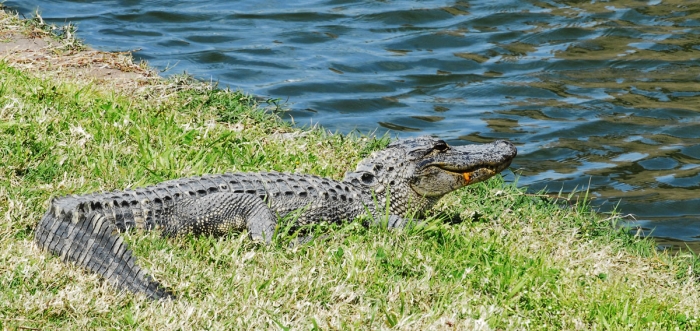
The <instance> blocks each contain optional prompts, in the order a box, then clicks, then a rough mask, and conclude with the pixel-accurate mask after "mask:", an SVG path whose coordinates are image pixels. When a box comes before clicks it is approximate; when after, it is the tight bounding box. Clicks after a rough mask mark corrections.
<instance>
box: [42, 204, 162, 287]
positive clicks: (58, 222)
mask: <svg viewBox="0 0 700 331" xmlns="http://www.w3.org/2000/svg"><path fill="white" fill-rule="evenodd" d="M71 218H72V215H71V214H70V213H66V214H61V216H60V217H57V216H56V215H54V214H53V213H52V212H51V211H49V212H47V213H46V215H44V217H43V218H42V220H41V222H39V225H38V226H37V229H36V238H37V240H36V242H37V244H38V245H39V246H40V247H42V248H44V249H46V250H48V251H50V252H52V253H55V254H57V255H59V256H60V257H61V260H63V261H64V262H67V261H73V262H75V263H76V264H77V265H79V266H81V267H84V268H87V269H89V270H91V271H93V272H95V273H97V274H99V275H101V276H102V277H104V278H105V279H107V280H108V281H109V282H110V283H112V284H114V285H116V286H117V288H120V289H126V290H130V291H132V292H142V293H144V294H146V295H147V296H149V297H150V298H153V299H160V298H169V297H173V295H172V293H170V292H169V291H168V290H166V289H164V288H163V287H162V286H161V285H160V284H158V282H156V281H154V280H153V279H151V277H150V276H148V275H146V273H145V272H144V271H143V270H142V269H141V268H140V267H139V266H138V265H137V264H136V259H135V258H134V256H133V255H132V254H131V250H129V249H128V248H127V245H126V243H124V242H123V241H122V238H121V237H120V236H119V235H118V234H117V231H116V228H115V226H114V225H113V224H111V222H110V221H108V220H106V219H105V217H104V216H103V215H101V214H99V213H97V212H89V213H88V214H87V215H83V214H82V213H81V214H79V215H78V217H77V222H74V221H71Z"/></svg>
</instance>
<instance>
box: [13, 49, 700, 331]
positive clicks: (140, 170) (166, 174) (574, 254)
mask: <svg viewBox="0 0 700 331" xmlns="http://www.w3.org/2000/svg"><path fill="white" fill-rule="evenodd" d="M262 106H264V105H258V104H257V103H256V102H255V100H254V98H252V97H250V96H248V95H246V94H244V93H239V92H232V91H226V90H217V89H212V88H211V87H210V86H208V85H205V84H200V83H195V82H187V81H185V80H156V81H153V82H151V85H148V86H145V87H143V88H141V89H138V90H133V89H125V90H120V89H114V88H105V87H104V86H102V85H100V84H96V83H91V82H90V81H89V80H86V81H83V80H70V79H65V78H63V77H62V76H55V77H54V76H51V75H50V74H47V73H46V72H30V71H26V70H18V69H15V68H13V67H12V66H10V65H9V64H8V63H7V62H0V164H1V165H2V166H0V219H1V220H2V221H1V222H0V328H2V329H10V330H13V329H19V328H29V329H32V328H35V329H154V330H174V329H216V330H226V329H258V330H263V329H292V330H298V329H302V330H305V329H324V330H325V329H371V330H374V329H414V330H441V329H445V330H522V329H528V330H529V329H532V330H562V329H564V330H672V329H680V330H693V329H697V328H699V327H700V326H699V325H698V324H699V323H698V321H697V318H698V315H699V312H698V309H699V307H700V300H699V298H700V295H699V294H698V293H699V291H698V283H697V268H696V266H697V260H696V259H695V258H694V257H693V256H691V255H683V254H681V255H677V256H667V255H665V254H663V253H658V252H657V251H656V250H655V249H654V246H653V243H652V242H650V241H647V240H640V239H636V238H633V237H631V236H629V235H628V234H627V233H626V232H625V231H624V230H619V229H616V228H615V227H613V226H612V225H611V223H613V222H615V220H616V219H615V217H610V218H603V217H602V216H601V215H597V214H595V213H593V212H592V211H591V210H590V208H588V207H587V206H586V205H585V203H580V204H577V205H576V206H575V207H573V208H563V207H561V206H560V205H557V204H554V203H551V202H548V201H546V200H545V199H543V198H540V197H537V196H533V195H528V194H525V193H524V192H523V189H520V188H517V187H516V185H514V184H513V183H506V182H504V180H503V179H502V178H500V177H497V178H494V179H492V180H490V181H488V182H486V183H480V184H477V185H474V186H470V187H468V188H465V189H463V190H460V191H459V192H457V193H455V194H451V195H449V196H448V197H446V198H445V199H444V200H443V201H442V203H441V204H440V205H439V206H437V208H436V210H435V212H434V213H433V216H432V217H431V218H430V219H429V221H428V223H427V224H426V225H424V226H419V227H415V228H410V229H406V230H398V231H387V230H385V229H381V228H379V227H370V228H365V227H363V226H361V225H360V223H359V222H353V223H349V224H347V225H344V226H319V227H318V228H317V229H316V231H318V232H321V233H324V234H327V237H326V238H324V239H322V240H316V241H313V242H311V243H309V244H306V245H301V246H297V247H294V248H289V247H288V245H287V244H286V243H287V242H288V240H289V238H287V237H283V238H282V239H281V240H278V241H277V242H276V243H275V244H273V245H269V246H261V245H256V244H254V243H252V242H250V241H249V240H247V238H246V236H242V235H238V234H232V235H230V236H228V237H226V238H209V237H200V238H195V237H186V238H177V239H167V240H166V239H161V238H160V237H159V236H158V234H157V233H149V234H143V233H136V232H134V233H127V234H124V236H125V238H126V239H127V241H128V242H129V243H130V244H131V247H132V248H133V249H134V252H135V254H136V255H137V256H138V258H139V263H140V264H141V265H142V266H143V267H144V268H146V269H147V270H149V271H150V274H151V275H153V276H154V277H155V278H156V279H157V280H159V281H161V282H162V283H163V284H165V285H166V286H168V287H169V288H171V289H172V290H173V291H174V292H175V293H176V294H177V295H178V296H179V299H178V300H174V301H164V302H153V301H149V300H147V299H145V298H144V297H142V296H140V295H134V294H131V293H118V292H116V291H115V290H114V288H113V287H111V286H109V285H108V284H105V283H104V282H103V281H102V280H101V279H100V278H99V277H98V276H95V275H94V274H90V273H88V272H86V271H84V270H82V269H80V268H77V267H75V266H73V265H67V264H63V263H61V262H60V259H59V258H57V257H55V256H52V255H50V254H48V253H46V252H44V251H41V250H39V249H38V248H36V246H35V245H34V244H33V242H32V236H33V229H34V226H35V225H36V223H37V222H38V220H39V219H40V217H41V215H42V214H43V213H44V212H45V209H46V207H47V205H48V203H47V202H48V201H49V199H50V198H51V197H55V196H60V195H64V194H84V193H89V192H94V191H101V190H115V189H124V188H127V187H139V186H144V185H149V184H153V183H157V182H160V181H163V180H167V179H173V178H178V177H183V176H192V175H199V174H203V173H220V172H225V171H260V170H277V171H290V172H304V173H312V174H318V175H322V176H329V177H332V178H336V179H338V178H342V176H343V174H344V172H345V171H346V170H348V169H351V168H352V167H354V165H355V163H356V162H357V161H358V160H360V159H361V158H362V157H363V156H365V155H367V154H368V153H370V152H371V151H372V150H376V149H379V148H381V147H383V146H385V145H386V143H387V142H388V140H387V139H383V138H382V139H377V138H371V137H362V136H354V135H351V136H347V135H340V134H330V133H328V132H327V131H324V130H323V129H322V128H310V129H305V130H302V129H298V128H294V127H292V126H290V125H289V124H287V123H285V122H282V121H280V120H279V119H278V118H277V117H275V116H274V115H271V114H270V113H269V112H265V111H263V110H264V109H263V108H264V107H262ZM272 106H274V105H272ZM446 219H461V220H462V221H461V222H446V221H445V220H446Z"/></svg>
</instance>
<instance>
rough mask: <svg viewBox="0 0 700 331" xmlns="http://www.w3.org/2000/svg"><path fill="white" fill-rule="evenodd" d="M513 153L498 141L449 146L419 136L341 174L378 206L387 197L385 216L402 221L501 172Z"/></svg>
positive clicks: (512, 148) (514, 153) (430, 138)
mask: <svg viewBox="0 0 700 331" xmlns="http://www.w3.org/2000/svg"><path fill="white" fill-rule="evenodd" d="M516 154H517V150H516V148H515V146H513V144H511V143H510V142H507V141H503V140H499V141H495V142H493V143H490V144H481V145H466V146H449V145H447V143H445V142H444V141H443V140H439V139H436V138H432V137H430V136H421V137H417V138H410V139H403V140H398V141H396V142H394V143H391V144H390V145H389V146H388V147H387V148H386V149H384V150H381V151H377V152H374V153H373V154H372V155H370V156H369V157H367V158H366V159H364V160H362V161H361V162H360V163H359V164H358V165H357V169H356V170H355V171H353V172H348V173H346V175H345V179H344V181H345V182H346V183H349V184H351V185H353V186H355V187H358V188H359V189H360V190H361V191H362V192H369V193H371V195H372V197H371V199H373V200H374V201H376V202H378V203H381V204H384V203H386V199H387V198H389V199H390V209H391V210H390V213H391V214H395V215H400V216H405V214H406V212H408V210H409V209H410V210H413V211H418V212H422V211H424V210H425V209H427V208H429V207H430V206H432V205H433V204H434V203H435V202H436V201H437V200H438V199H440V198H441V197H442V196H443V195H445V194H447V193H449V192H452V191H454V190H456V189H458V188H461V187H464V186H467V185H470V184H473V183H477V182H481V181H484V180H486V179H488V178H490V177H492V176H493V175H495V174H497V173H499V172H501V171H503V170H504V169H506V168H507V167H508V166H509V165H510V163H511V161H512V160H513V158H515V155H516ZM368 198H369V197H366V199H368ZM409 206H410V207H409Z"/></svg>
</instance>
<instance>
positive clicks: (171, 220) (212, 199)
mask: <svg viewBox="0 0 700 331" xmlns="http://www.w3.org/2000/svg"><path fill="white" fill-rule="evenodd" d="M162 222H163V223H162V224H163V225H164V229H163V236H177V235H181V234H187V233H190V234H194V235H200V234H203V235H213V236H223V235H225V234H227V233H230V232H232V231H242V230H244V229H247V230H248V234H249V235H250V237H251V238H252V239H253V240H257V241H263V242H265V243H270V241H271V240H272V236H273V235H274V233H275V227H276V225H277V217H276V216H275V214H274V213H273V212H272V211H271V210H270V208H269V207H268V206H267V205H266V204H265V202H264V201H263V200H262V199H260V197H258V196H257V195H253V194H246V193H231V192H220V193H213V194H209V195H206V196H203V197H198V198H188V199H185V200H181V201H178V202H177V205H175V206H173V207H172V208H171V209H170V210H168V211H166V213H165V214H164V215H163V220H162Z"/></svg>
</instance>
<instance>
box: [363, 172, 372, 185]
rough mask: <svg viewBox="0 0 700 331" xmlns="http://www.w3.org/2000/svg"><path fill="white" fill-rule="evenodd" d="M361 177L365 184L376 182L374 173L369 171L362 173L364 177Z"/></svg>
mask: <svg viewBox="0 0 700 331" xmlns="http://www.w3.org/2000/svg"><path fill="white" fill-rule="evenodd" d="M360 179H362V182H363V183H365V184H372V183H374V175H372V174H370V173H368V172H365V173H364V174H362V177H360Z"/></svg>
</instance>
